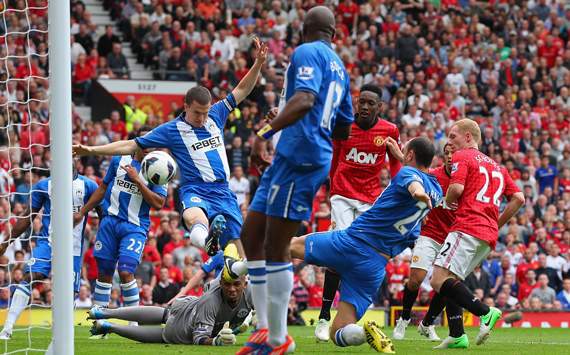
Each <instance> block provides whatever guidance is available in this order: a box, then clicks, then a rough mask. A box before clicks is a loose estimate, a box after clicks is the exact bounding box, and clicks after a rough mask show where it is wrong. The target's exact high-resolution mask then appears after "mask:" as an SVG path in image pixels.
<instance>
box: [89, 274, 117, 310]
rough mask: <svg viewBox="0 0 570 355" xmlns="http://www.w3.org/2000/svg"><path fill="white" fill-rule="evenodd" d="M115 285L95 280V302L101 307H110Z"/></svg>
mask: <svg viewBox="0 0 570 355" xmlns="http://www.w3.org/2000/svg"><path fill="white" fill-rule="evenodd" d="M112 288H113V285H112V284H110V283H107V282H103V281H99V280H97V281H95V292H93V304H94V305H96V306H99V307H109V300H110V299H111V289H112Z"/></svg>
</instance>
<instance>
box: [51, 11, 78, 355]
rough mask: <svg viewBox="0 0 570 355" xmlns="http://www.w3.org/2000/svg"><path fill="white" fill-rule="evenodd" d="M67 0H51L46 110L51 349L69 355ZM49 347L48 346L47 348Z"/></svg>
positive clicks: (70, 181) (70, 256) (70, 224)
mask: <svg viewBox="0 0 570 355" xmlns="http://www.w3.org/2000/svg"><path fill="white" fill-rule="evenodd" d="M69 21H70V1H69V0H50V1H49V6H48V37H49V57H50V61H49V85H50V95H49V111H50V132H51V134H50V137H51V153H52V162H51V177H52V191H51V197H52V211H51V221H52V223H51V225H52V228H53V229H52V231H53V233H52V235H53V238H52V247H53V249H52V250H53V254H52V275H53V294H54V297H53V307H52V322H53V326H52V331H53V343H52V344H51V346H50V348H51V350H52V351H53V354H66V355H73V354H74V341H73V339H74V329H73V298H74V295H73V279H74V278H73V276H74V275H73V242H72V239H71V236H72V235H73V217H72V216H73V206H72V201H73V200H72V198H73V197H72V188H71V186H72V184H73V177H72V156H71V154H72V153H71V140H72V135H71V132H72V119H71V70H70V66H71V49H70V45H69V44H70V27H69V23H70V22H69ZM48 352H49V351H48Z"/></svg>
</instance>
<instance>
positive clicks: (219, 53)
mask: <svg viewBox="0 0 570 355" xmlns="http://www.w3.org/2000/svg"><path fill="white" fill-rule="evenodd" d="M234 55H235V48H234V45H233V43H232V42H231V40H230V39H229V38H228V37H227V32H226V30H220V33H219V36H218V38H216V39H215V40H214V42H212V49H211V50H210V56H211V57H212V58H215V57H218V58H219V60H220V61H222V62H225V61H230V60H233V59H234Z"/></svg>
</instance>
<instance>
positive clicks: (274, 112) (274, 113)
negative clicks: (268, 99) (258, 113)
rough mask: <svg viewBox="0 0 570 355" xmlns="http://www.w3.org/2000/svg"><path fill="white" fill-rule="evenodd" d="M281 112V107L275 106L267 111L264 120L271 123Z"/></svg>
mask: <svg viewBox="0 0 570 355" xmlns="http://www.w3.org/2000/svg"><path fill="white" fill-rule="evenodd" d="M278 113H279V108H278V107H274V108H272V109H271V110H269V111H268V112H267V114H266V115H265V117H263V122H265V123H267V124H271V121H273V119H274V118H275V117H277V114H278Z"/></svg>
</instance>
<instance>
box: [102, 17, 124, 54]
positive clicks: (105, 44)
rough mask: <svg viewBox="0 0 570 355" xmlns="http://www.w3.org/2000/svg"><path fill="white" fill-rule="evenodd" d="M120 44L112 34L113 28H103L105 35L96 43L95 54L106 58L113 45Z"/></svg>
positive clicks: (117, 38) (109, 26) (108, 26)
mask: <svg viewBox="0 0 570 355" xmlns="http://www.w3.org/2000/svg"><path fill="white" fill-rule="evenodd" d="M115 43H121V40H120V39H119V37H118V36H117V35H115V34H114V33H113V26H111V25H107V26H105V34H104V35H102V36H101V37H99V40H98V41H97V52H98V53H99V56H101V57H105V58H106V57H107V55H109V53H111V52H112V51H113V44H115Z"/></svg>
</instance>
